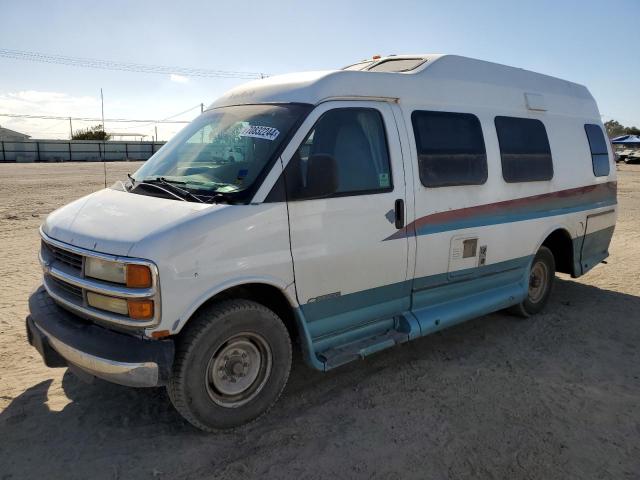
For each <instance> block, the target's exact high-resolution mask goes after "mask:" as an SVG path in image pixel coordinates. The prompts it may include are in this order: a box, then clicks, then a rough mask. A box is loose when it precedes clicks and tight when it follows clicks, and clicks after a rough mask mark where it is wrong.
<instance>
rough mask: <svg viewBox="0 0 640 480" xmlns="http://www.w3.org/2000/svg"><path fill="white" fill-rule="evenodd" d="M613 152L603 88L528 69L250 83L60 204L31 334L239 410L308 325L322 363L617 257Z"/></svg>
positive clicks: (238, 419) (47, 243)
mask: <svg viewBox="0 0 640 480" xmlns="http://www.w3.org/2000/svg"><path fill="white" fill-rule="evenodd" d="M223 146H224V147H223ZM236 147H237V148H238V149H240V150H241V152H246V154H245V155H241V156H240V155H238V156H236V154H237V153H239V152H238V150H237V149H236ZM221 151H223V152H224V153H225V154H228V155H229V156H233V160H232V161H229V162H220V161H219V157H220V152H221ZM227 160H229V158H227ZM612 165H613V154H612V152H611V148H610V145H609V142H608V141H607V140H606V137H605V134H604V130H603V126H602V123H601V121H600V113H599V111H598V108H597V106H596V102H595V101H594V99H593V97H592V96H591V94H590V93H589V91H588V90H587V89H586V88H585V87H584V86H581V85H577V84H574V83H570V82H567V81H564V80H559V79H556V78H552V77H549V76H545V75H541V74H537V73H533V72H528V71H525V70H522V69H519V68H512V67H507V66H503V65H497V64H494V63H489V62H484V61H480V60H474V59H470V58H465V57H460V56H455V55H406V56H391V57H382V58H374V59H372V60H370V61H364V62H360V63H359V64H356V65H352V66H350V67H347V68H346V69H344V70H341V71H327V72H308V73H298V74H291V75H282V76H275V77H270V78H267V79H264V80H259V81H256V82H252V83H249V84H246V85H243V86H240V87H238V88H235V89H233V90H231V91H230V92H228V93H227V94H226V95H224V96H223V97H221V98H220V99H218V100H217V101H216V102H214V103H213V105H211V107H209V108H208V109H207V110H206V111H205V112H204V113H203V114H202V115H201V116H200V117H198V118H197V119H196V120H194V121H193V122H192V123H191V125H189V126H187V127H186V128H185V129H184V130H182V131H181V132H180V133H179V134H177V135H176V136H175V137H174V138H173V140H171V141H170V142H169V143H167V144H166V145H165V146H164V147H163V148H162V149H161V150H160V151H159V152H158V153H156V154H155V155H154V156H153V157H152V158H151V159H150V160H148V161H147V162H146V163H145V164H144V165H143V166H142V167H141V168H140V169H139V170H138V171H137V172H135V174H134V175H133V176H132V177H131V178H130V180H129V181H127V182H126V183H122V182H120V183H118V184H116V185H114V186H113V187H111V188H108V189H104V190H101V191H99V192H96V193H93V194H91V195H88V196H86V197H84V198H82V199H80V200H77V201H75V202H72V203H70V204H69V205H67V206H65V207H62V208H60V209H59V210H57V211H55V212H53V213H52V214H51V215H49V216H48V217H47V219H46V220H45V222H44V224H43V225H42V227H41V231H40V234H41V236H42V248H41V252H40V262H41V264H42V267H43V270H44V286H43V287H41V288H40V289H38V290H37V291H36V292H35V293H34V294H33V295H32V297H31V299H30V303H29V305H30V312H31V313H30V316H29V317H28V319H27V332H28V337H29V341H30V343H31V344H32V345H33V346H35V347H36V349H37V350H38V351H39V352H40V354H41V355H42V357H43V358H44V361H45V364H46V365H48V366H50V367H61V366H69V367H71V368H72V370H73V371H76V372H84V374H87V373H88V374H90V375H94V376H97V377H101V378H103V379H106V380H109V381H112V382H115V383H120V384H123V385H130V386H137V387H142V386H159V385H164V386H167V389H168V392H169V397H170V398H171V401H172V402H173V404H174V405H175V407H176V408H177V410H178V411H179V412H180V413H181V414H182V415H183V416H184V417H185V418H186V419H187V420H188V421H189V422H191V423H192V424H193V425H195V426H196V427H198V428H201V429H203V430H208V431H211V430H216V429H224V428H231V427H235V426H237V425H240V424H243V423H245V422H248V421H250V420H252V419H255V418H257V417H259V416H260V415H262V414H263V413H265V412H266V411H267V410H268V409H269V407H270V406H271V405H273V403H274V402H275V401H276V400H277V399H278V397H279V396H280V393H281V392H282V390H283V388H284V386H285V384H286V382H287V378H288V376H289V372H290V368H291V362H292V353H291V352H292V347H291V343H292V341H297V342H298V343H299V344H300V346H301V351H302V354H303V357H304V359H305V360H306V362H307V363H308V365H310V366H311V367H313V368H315V369H318V370H321V371H326V370H331V369H333V368H336V367H338V366H340V365H343V364H345V363H347V362H350V361H353V360H356V359H360V358H364V357H367V356H369V355H372V354H374V353H376V352H379V351H381V350H384V349H386V348H389V347H392V346H394V345H397V344H400V343H403V342H407V341H410V340H413V339H415V338H418V337H422V336H424V335H428V334H430V333H433V332H436V331H439V330H442V329H444V328H447V327H449V326H451V325H455V324H457V323H460V322H463V321H465V320H468V319H471V318H474V317H478V316H480V315H485V314H487V313H490V312H494V311H497V310H501V309H506V308H510V309H511V310H512V311H514V312H516V313H517V314H519V315H522V316H525V317H527V316H530V315H534V314H536V313H538V312H540V311H541V310H542V309H543V308H544V306H545V305H546V304H547V301H548V299H549V296H550V295H551V290H552V286H553V282H554V275H555V273H556V272H562V273H566V274H569V275H571V276H572V277H579V276H580V275H583V274H584V273H586V272H588V271H589V270H590V269H592V268H593V267H594V266H596V265H598V264H599V263H600V262H602V260H604V259H605V258H606V257H607V256H608V247H609V243H610V241H611V237H612V235H613V230H614V226H615V222H616V210H617V201H616V169H615V168H612ZM401 368H402V366H398V369H399V370H400V369H401Z"/></svg>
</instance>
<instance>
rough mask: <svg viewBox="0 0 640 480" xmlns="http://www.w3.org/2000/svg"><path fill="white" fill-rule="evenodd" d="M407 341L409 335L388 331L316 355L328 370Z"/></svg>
mask: <svg viewBox="0 0 640 480" xmlns="http://www.w3.org/2000/svg"><path fill="white" fill-rule="evenodd" d="M407 341H409V333H405V332H400V331H397V330H388V331H386V332H383V333H379V334H377V335H374V336H372V337H368V338H363V339H361V340H357V341H355V342H352V343H348V344H346V345H342V346H340V347H337V348H330V349H329V350H325V351H324V352H322V353H320V354H318V357H319V359H320V361H321V362H322V363H324V369H325V370H330V369H332V368H336V367H339V366H340V365H344V364H345V363H349V362H351V361H353V360H358V359H362V358H364V357H366V356H368V355H371V354H373V353H376V352H379V351H380V350H384V349H386V348H389V347H393V346H395V345H398V344H400V343H404V342H407Z"/></svg>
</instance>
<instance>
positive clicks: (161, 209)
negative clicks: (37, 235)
mask: <svg viewBox="0 0 640 480" xmlns="http://www.w3.org/2000/svg"><path fill="white" fill-rule="evenodd" d="M225 207H227V205H210V204H202V203H194V202H181V201H177V200H169V199H164V198H158V197H150V196H146V195H138V194H135V193H129V192H125V191H121V190H115V189H110V188H107V189H104V190H100V191H98V192H95V193H92V194H90V195H87V196H86V197H83V198H80V199H78V200H76V201H74V202H71V203H70V204H68V205H65V206H64V207H62V208H59V209H58V210H55V211H54V212H52V213H51V214H50V215H49V216H48V217H47V219H46V220H45V222H44V224H43V225H42V231H43V233H44V234H45V235H47V236H49V237H51V238H53V239H55V240H59V241H61V242H64V243H68V244H70V245H74V246H76V247H80V248H86V249H88V250H93V251H96V252H102V253H108V254H111V255H119V256H127V255H128V254H129V252H130V251H131V249H132V248H133V246H134V245H135V244H136V243H138V242H139V241H141V240H143V239H144V238H145V237H148V236H151V235H154V234H157V233H158V232H159V231H161V230H165V229H171V228H175V227H176V225H178V224H180V223H182V222H185V221H187V220H188V219H191V218H193V217H194V216H199V215H205V214H208V213H210V212H213V211H216V210H219V209H222V208H225Z"/></svg>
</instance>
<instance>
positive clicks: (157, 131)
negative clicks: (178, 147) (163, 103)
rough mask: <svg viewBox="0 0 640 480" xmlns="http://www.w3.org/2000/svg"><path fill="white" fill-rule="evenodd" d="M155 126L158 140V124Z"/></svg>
mask: <svg viewBox="0 0 640 480" xmlns="http://www.w3.org/2000/svg"><path fill="white" fill-rule="evenodd" d="M154 128H155V129H156V139H155V141H156V142H157V141H158V125H156V126H155V127H154Z"/></svg>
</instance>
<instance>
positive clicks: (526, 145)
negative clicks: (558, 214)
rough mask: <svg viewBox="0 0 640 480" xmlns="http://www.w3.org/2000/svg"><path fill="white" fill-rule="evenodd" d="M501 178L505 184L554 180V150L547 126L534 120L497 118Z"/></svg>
mask: <svg viewBox="0 0 640 480" xmlns="http://www.w3.org/2000/svg"><path fill="white" fill-rule="evenodd" d="M495 125H496V132H497V134H498V142H499V143H500V158H501V160H502V177H503V178H504V180H505V181H506V182H509V183H516V182H538V181H542V180H551V179H552V178H553V162H552V160H551V148H550V147H549V138H548V137H547V131H546V130H545V128H544V124H543V123H542V122H541V121H540V120H535V119H532V118H517V117H496V118H495Z"/></svg>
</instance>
